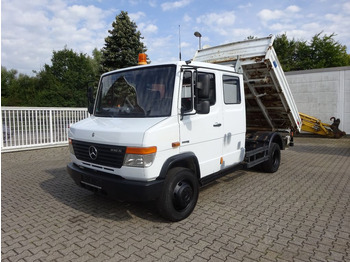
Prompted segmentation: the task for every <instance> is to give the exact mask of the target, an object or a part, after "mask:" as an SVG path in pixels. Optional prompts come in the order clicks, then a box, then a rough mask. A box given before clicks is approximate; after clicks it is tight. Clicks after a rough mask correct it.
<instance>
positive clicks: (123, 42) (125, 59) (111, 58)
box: [102, 11, 147, 72]
mask: <svg viewBox="0 0 350 262" xmlns="http://www.w3.org/2000/svg"><path fill="white" fill-rule="evenodd" d="M108 32H109V34H110V35H109V36H107V37H106V38H105V45H104V47H103V48H102V72H107V71H111V70H115V69H119V68H125V67H129V66H134V65H137V62H138V54H139V53H145V52H146V51H147V49H146V47H145V45H144V44H143V43H142V42H141V39H143V37H141V33H140V31H138V30H137V26H136V24H135V22H133V21H131V20H130V18H129V16H128V13H127V12H124V11H121V12H120V14H119V15H117V16H116V18H115V21H114V22H113V23H112V30H109V31H108Z"/></svg>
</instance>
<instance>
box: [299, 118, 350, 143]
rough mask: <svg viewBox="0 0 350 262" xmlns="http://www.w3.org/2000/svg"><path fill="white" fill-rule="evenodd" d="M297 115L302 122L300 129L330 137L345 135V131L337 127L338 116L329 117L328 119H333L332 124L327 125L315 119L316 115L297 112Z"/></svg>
mask: <svg viewBox="0 0 350 262" xmlns="http://www.w3.org/2000/svg"><path fill="white" fill-rule="evenodd" d="M299 115H300V118H301V120H302V123H303V124H302V126H301V130H302V131H306V132H310V133H314V134H318V135H322V136H327V137H332V138H341V137H342V136H345V135H346V133H345V132H343V131H341V130H340V129H339V124H340V119H339V118H337V119H336V118H335V117H331V119H330V120H331V121H333V124H331V125H329V124H325V123H322V122H321V120H320V119H317V118H316V117H313V116H309V115H306V114H303V113H299Z"/></svg>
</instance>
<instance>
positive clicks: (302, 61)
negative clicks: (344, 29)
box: [273, 32, 350, 71]
mask: <svg viewBox="0 0 350 262" xmlns="http://www.w3.org/2000/svg"><path fill="white" fill-rule="evenodd" d="M321 34H322V32H321V33H318V34H316V35H315V36H313V37H312V39H311V41H310V42H309V43H308V42H307V41H302V40H295V39H294V38H293V39H292V40H289V39H288V38H287V35H286V34H282V35H278V36H277V37H276V39H275V41H274V44H273V45H274V48H275V50H276V53H277V56H278V59H279V60H280V62H281V65H282V67H283V69H284V71H291V70H307V69H316V68H327V67H338V66H348V65H350V56H349V54H347V53H346V46H345V45H342V44H340V43H339V42H337V41H335V40H334V36H335V34H331V35H329V36H328V35H323V36H321Z"/></svg>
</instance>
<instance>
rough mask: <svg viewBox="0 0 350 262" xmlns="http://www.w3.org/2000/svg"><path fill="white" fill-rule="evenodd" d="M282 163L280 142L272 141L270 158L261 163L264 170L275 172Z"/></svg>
mask: <svg viewBox="0 0 350 262" xmlns="http://www.w3.org/2000/svg"><path fill="white" fill-rule="evenodd" d="M280 163H281V150H280V147H279V145H278V144H276V143H271V145H270V149H269V159H268V160H267V161H265V162H263V163H262V164H261V168H262V170H263V171H265V172H267V173H275V172H276V171H277V170H278V168H279V166H280Z"/></svg>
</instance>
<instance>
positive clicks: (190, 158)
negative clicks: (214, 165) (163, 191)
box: [158, 152, 200, 180]
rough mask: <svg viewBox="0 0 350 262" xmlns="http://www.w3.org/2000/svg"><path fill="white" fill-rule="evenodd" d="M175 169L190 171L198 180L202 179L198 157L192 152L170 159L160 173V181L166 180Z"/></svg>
mask: <svg viewBox="0 0 350 262" xmlns="http://www.w3.org/2000/svg"><path fill="white" fill-rule="evenodd" d="M175 167H184V168H188V169H190V170H191V171H192V172H193V173H194V174H195V176H196V177H197V179H198V180H199V179H200V168H199V163H198V159H197V157H196V155H195V154H194V153H192V152H186V153H182V154H179V155H175V156H172V157H170V158H168V159H167V160H166V161H165V162H164V164H163V166H162V169H161V171H160V174H159V177H158V179H165V177H166V175H167V173H168V171H169V170H170V169H172V168H175Z"/></svg>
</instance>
